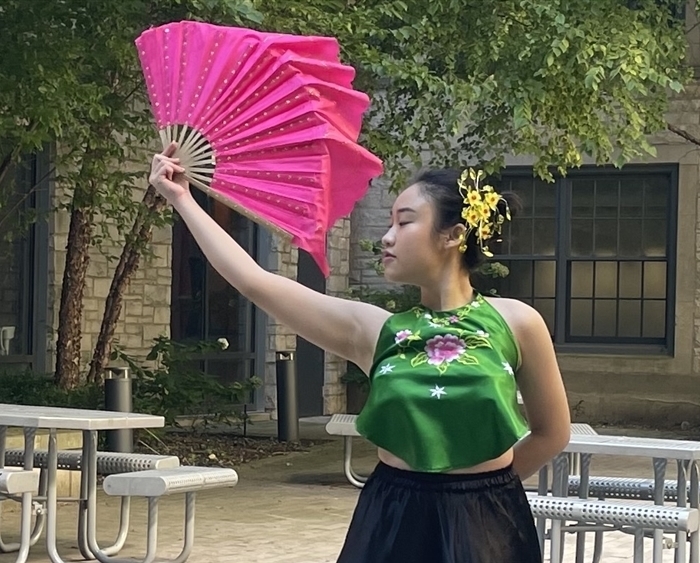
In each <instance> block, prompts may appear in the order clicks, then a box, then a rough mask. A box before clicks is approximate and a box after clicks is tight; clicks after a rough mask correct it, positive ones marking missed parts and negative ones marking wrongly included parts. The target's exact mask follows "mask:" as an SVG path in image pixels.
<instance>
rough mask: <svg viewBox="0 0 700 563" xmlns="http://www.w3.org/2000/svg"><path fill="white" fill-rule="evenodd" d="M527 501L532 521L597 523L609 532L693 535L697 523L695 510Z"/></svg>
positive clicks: (586, 501)
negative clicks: (645, 531) (616, 530)
mask: <svg viewBox="0 0 700 563" xmlns="http://www.w3.org/2000/svg"><path fill="white" fill-rule="evenodd" d="M528 501H529V503H530V508H531V509H532V513H533V515H534V516H535V517H536V518H548V519H551V520H564V521H567V520H570V521H574V522H581V523H587V524H599V525H601V526H610V527H611V528H613V529H621V528H633V529H635V530H663V531H665V532H694V531H696V530H697V529H698V523H699V522H700V516H699V515H698V510H697V509H696V508H687V507H677V506H661V505H655V504H634V503H631V502H610V501H599V500H589V499H577V498H567V497H561V498H560V497H550V496H537V495H534V494H530V493H528Z"/></svg>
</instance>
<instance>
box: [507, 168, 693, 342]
mask: <svg viewBox="0 0 700 563" xmlns="http://www.w3.org/2000/svg"><path fill="white" fill-rule="evenodd" d="M645 174H664V175H667V177H668V180H669V187H670V193H669V195H668V200H667V203H668V205H667V208H666V229H667V233H666V237H667V238H666V256H665V258H655V257H645V258H641V257H636V258H633V257H629V258H628V257H622V256H620V255H619V254H618V255H615V256H610V257H605V258H602V257H596V256H588V257H584V258H580V257H572V256H571V252H570V250H571V249H570V246H569V236H570V225H571V196H572V185H571V184H572V180H573V179H578V178H582V177H583V178H585V177H590V178H601V177H605V176H607V177H610V176H617V177H624V176H631V175H645ZM678 176H679V167H678V164H676V163H664V164H648V165H645V164H635V165H628V166H625V167H623V168H622V169H617V168H615V167H613V166H583V167H581V168H580V169H577V170H574V171H571V172H569V174H568V175H567V176H566V177H562V176H560V175H555V182H556V186H557V189H556V195H555V210H556V211H555V218H554V224H555V250H554V257H551V256H546V255H539V254H532V253H531V254H513V255H509V254H497V255H496V256H495V258H494V261H504V262H508V261H523V262H525V261H530V262H532V263H533V264H534V263H536V262H538V261H552V260H554V262H555V268H556V277H555V284H556V286H555V293H554V311H555V312H554V335H553V342H554V345H555V348H556V349H557V351H558V352H564V353H572V354H574V353H586V354H587V353H598V354H600V353H604V354H617V355H629V354H633V355H644V354H650V355H652V354H653V355H659V354H662V355H673V352H674V347H675V306H676V262H677V227H678V190H679V185H678ZM514 178H527V179H531V178H533V177H532V168H531V167H526V166H513V167H508V168H507V169H505V170H504V171H503V172H502V174H501V180H504V179H509V180H512V179H514ZM517 220H518V219H517V218H516V219H515V221H517ZM618 220H619V218H618ZM577 260H581V261H587V262H595V263H602V262H606V261H608V262H621V261H628V260H629V261H635V262H643V263H644V262H653V261H664V262H665V263H666V317H665V319H666V335H665V337H664V338H663V342H655V343H650V342H649V341H648V340H647V341H644V339H642V338H636V337H630V338H627V339H623V338H621V337H616V340H617V341H607V342H606V339H605V338H604V337H603V338H600V337H598V338H595V337H593V338H588V339H587V338H573V339H571V338H570V339H567V329H568V322H567V321H568V320H569V319H570V308H571V302H572V299H571V296H570V287H571V284H570V279H569V272H568V270H569V267H570V264H571V263H572V262H574V261H577ZM533 272H534V267H533ZM533 276H534V273H533ZM618 283H619V282H618ZM533 294H534V288H533ZM615 299H616V300H617V301H618V302H619V301H620V296H619V295H618V296H617V297H616V298H615Z"/></svg>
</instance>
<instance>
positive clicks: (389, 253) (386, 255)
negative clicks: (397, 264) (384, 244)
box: [382, 252, 396, 260]
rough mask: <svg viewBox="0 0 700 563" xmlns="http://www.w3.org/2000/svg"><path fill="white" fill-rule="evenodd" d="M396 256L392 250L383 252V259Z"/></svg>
mask: <svg viewBox="0 0 700 563" xmlns="http://www.w3.org/2000/svg"><path fill="white" fill-rule="evenodd" d="M393 258H396V256H394V255H393V254H392V253H391V252H382V260H390V259H393Z"/></svg>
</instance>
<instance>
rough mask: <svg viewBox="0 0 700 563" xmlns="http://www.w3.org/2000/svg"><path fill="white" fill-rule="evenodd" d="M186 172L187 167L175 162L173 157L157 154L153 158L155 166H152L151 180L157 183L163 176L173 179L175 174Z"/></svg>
mask: <svg viewBox="0 0 700 563" xmlns="http://www.w3.org/2000/svg"><path fill="white" fill-rule="evenodd" d="M159 157H160V158H159ZM184 172H185V169H184V168H183V167H182V166H180V165H179V164H177V163H176V162H173V159H169V158H166V157H163V156H162V155H156V156H155V158H154V159H153V166H152V167H151V175H150V182H151V183H152V184H156V183H158V182H159V181H161V180H162V179H163V178H165V179H168V180H172V179H173V176H175V175H176V174H182V173H184Z"/></svg>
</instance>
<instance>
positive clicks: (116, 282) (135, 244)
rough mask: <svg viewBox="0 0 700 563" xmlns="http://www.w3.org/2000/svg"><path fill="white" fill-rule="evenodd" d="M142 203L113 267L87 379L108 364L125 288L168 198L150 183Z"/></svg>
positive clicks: (98, 373)
mask: <svg viewBox="0 0 700 563" xmlns="http://www.w3.org/2000/svg"><path fill="white" fill-rule="evenodd" d="M142 204H143V206H142V207H141V210H140V212H139V214H138V216H137V217H136V220H135V221H134V225H133V227H132V228H131V233H130V235H129V236H128V237H127V240H126V243H125V244H124V250H123V251H122V254H121V256H120V258H119V263H118V264H117V267H116V269H115V271H114V277H113V278H112V285H111V286H110V288H109V294H108V295H107V300H106V301H105V311H104V315H103V317H102V326H101V327H100V335H99V337H98V339H97V344H96V345H95V349H94V351H93V355H92V361H91V362H90V371H89V372H88V376H87V380H88V381H89V382H96V381H98V379H99V376H100V374H101V373H102V372H103V371H104V369H105V367H106V366H107V361H108V360H109V356H110V353H111V347H112V340H113V339H114V331H115V329H116V327H117V322H118V321H119V317H120V315H121V311H122V303H123V301H124V292H125V291H126V288H127V286H128V285H129V282H130V281H131V276H133V275H134V273H135V272H136V270H137V269H138V267H139V261H140V259H141V254H142V253H143V250H144V248H145V246H146V245H147V244H148V243H149V242H150V241H151V239H152V238H153V218H154V217H156V216H157V215H158V214H160V212H161V211H162V210H163V207H165V200H164V199H163V198H162V197H160V196H159V195H158V194H157V192H156V190H155V188H153V186H149V187H148V190H146V193H145V195H144V196H143V200H142Z"/></svg>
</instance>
